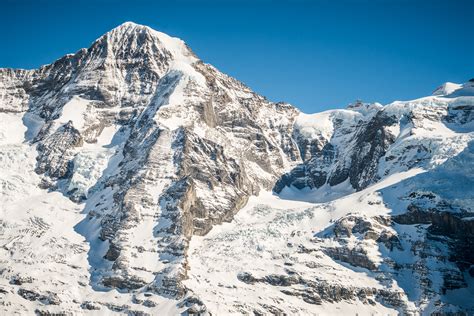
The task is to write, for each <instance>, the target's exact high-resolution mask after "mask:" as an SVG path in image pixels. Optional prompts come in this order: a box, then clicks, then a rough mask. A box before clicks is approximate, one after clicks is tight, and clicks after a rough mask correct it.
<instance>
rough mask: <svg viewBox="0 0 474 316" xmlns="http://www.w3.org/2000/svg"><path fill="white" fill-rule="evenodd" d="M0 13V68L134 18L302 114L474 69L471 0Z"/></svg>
mask: <svg viewBox="0 0 474 316" xmlns="http://www.w3.org/2000/svg"><path fill="white" fill-rule="evenodd" d="M0 17H1V18H0V40H1V43H2V46H1V49H0V67H14V68H36V67H38V66H40V65H42V64H47V63H50V62H52V61H54V60H55V59H57V58H59V57H61V56H62V55H64V54H66V53H72V52H75V51H77V50H78V49H80V48H82V47H88V46H89V45H90V43H91V42H92V41H94V40H95V39H96V38H97V37H99V36H100V35H102V34H103V33H105V32H107V31H108V30H110V29H112V28H113V27H115V26H117V25H119V24H121V23H122V22H124V21H133V22H136V23H140V24H145V25H149V26H151V27H153V28H155V29H157V30H160V31H162V32H165V33H168V34H170V35H172V36H177V37H180V38H182V39H183V40H185V41H186V42H187V43H188V45H189V46H190V47H191V48H192V49H193V50H194V52H195V53H196V54H197V55H198V56H199V57H200V58H201V59H203V60H204V61H205V62H208V63H211V64H213V65H214V66H216V67H217V68H219V69H220V70H221V71H223V72H225V73H227V74H230V75H232V76H234V77H236V78H237V79H239V80H241V81H243V82H244V83H246V84H247V85H249V86H250V87H251V88H252V89H254V90H255V91H256V92H258V93H260V94H262V95H265V96H266V97H267V98H269V99H270V100H272V101H286V102H290V103H292V104H293V105H295V106H297V107H299V108H301V109H302V110H304V111H305V112H319V111H322V110H325V109H330V108H340V107H345V106H346V105H347V104H348V103H350V102H352V101H354V100H356V99H362V100H364V101H367V102H371V101H378V102H381V103H383V104H385V103H388V102H391V101H393V100H406V99H412V98H416V97H420V96H424V95H428V94H430V93H431V92H432V91H433V90H434V89H435V88H436V87H437V86H438V85H439V84H441V83H443V82H445V81H453V82H464V81H467V80H469V79H470V78H472V77H474V57H473V56H474V40H473V38H474V35H473V31H472V30H473V28H472V25H473V22H474V1H461V0H446V1H436V0H434V1H416V0H413V1H408V0H406V1H405V0H400V1H395V0H372V1H368V0H366V1H364V0H345V1H329V0H327V1H304V0H301V1H270V0H267V1H266V0H256V1H232V0H227V1H226V0H222V1H197V0H194V1H191V0H188V1H171V0H167V1H140V0H134V1H120V0H118V1H112V0H96V1H92V0H91V1H85V0H82V1H81V0H77V1H46V0H36V1H24V0H15V1H13V0H1V2H0Z"/></svg>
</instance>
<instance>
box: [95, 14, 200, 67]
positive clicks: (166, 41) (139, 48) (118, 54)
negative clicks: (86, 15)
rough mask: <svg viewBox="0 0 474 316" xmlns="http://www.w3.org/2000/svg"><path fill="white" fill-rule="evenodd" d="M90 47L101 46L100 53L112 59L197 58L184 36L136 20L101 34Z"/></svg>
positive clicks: (188, 61) (180, 59)
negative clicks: (162, 30)
mask: <svg viewBox="0 0 474 316" xmlns="http://www.w3.org/2000/svg"><path fill="white" fill-rule="evenodd" d="M91 48H92V49H93V50H95V49H99V51H100V52H102V53H100V55H101V56H104V55H103V53H105V55H106V56H109V58H111V59H113V60H117V59H122V60H124V61H127V62H130V61H132V60H137V59H140V60H148V61H149V62H150V61H152V60H154V61H158V60H160V61H163V60H168V61H171V60H174V61H184V62H186V63H192V62H194V61H196V60H197V58H196V56H195V55H194V53H193V52H192V51H191V50H190V49H189V47H188V46H187V45H186V44H185V43H184V41H182V40H181V39H179V38H176V37H171V36H169V35H167V34H165V33H162V32H158V31H156V30H154V29H152V28H150V27H148V26H145V25H141V24H137V23H134V22H124V23H122V24H120V25H118V26H117V27H115V28H113V29H112V30H110V31H109V32H107V33H105V34H104V35H102V36H101V37H100V38H98V39H97V40H96V41H95V42H94V43H93V45H92V47H91Z"/></svg>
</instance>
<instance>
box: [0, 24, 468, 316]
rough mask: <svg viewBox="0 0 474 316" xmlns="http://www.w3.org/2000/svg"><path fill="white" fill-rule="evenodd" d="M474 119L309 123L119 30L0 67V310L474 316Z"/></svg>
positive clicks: (448, 101)
mask: <svg viewBox="0 0 474 316" xmlns="http://www.w3.org/2000/svg"><path fill="white" fill-rule="evenodd" d="M473 109H474V82H473V81H469V82H467V83H465V84H462V85H457V84H453V83H446V84H445V85H443V86H441V87H440V88H438V89H436V90H435V92H434V93H433V95H432V96H428V97H425V98H421V99H417V100H412V101H406V102H400V101H397V102H394V103H392V104H389V105H385V106H382V105H380V104H365V103H362V102H357V103H355V104H353V105H350V106H349V107H348V108H347V109H344V110H333V111H327V112H323V113H318V114H311V115H308V114H304V113H301V112H300V111H299V110H298V109H296V108H294V107H293V106H291V105H289V104H286V103H272V102H270V101H268V100H266V99H265V98H264V97H262V96H259V95H258V94H256V93H254V92H253V91H252V90H250V89H249V88H248V87H246V86H245V85H243V84H242V83H240V82H239V81H237V80H235V79H233V78H231V77H229V76H227V75H225V74H222V73H221V72H219V71H218V70H217V69H215V68H214V67H212V66H211V65H208V64H205V63H203V62H202V61H201V60H199V58H198V57H196V56H195V54H194V53H193V52H192V51H191V50H190V48H189V47H187V46H186V44H185V43H184V42H183V41H181V40H179V39H176V38H172V37H169V36H167V35H166V34H163V33H160V32H157V31H154V30H152V29H150V28H148V27H146V26H141V25H137V24H134V23H131V22H127V23H124V24H122V25H120V26H118V27H117V28H115V29H113V30H112V31H110V32H108V33H106V34H105V35H103V36H102V37H100V38H99V39H97V40H96V41H95V42H94V43H92V45H91V47H90V48H88V49H82V50H80V51H78V52H77V53H75V54H71V55H67V56H65V57H63V58H61V59H59V60H58V61H56V62H54V63H52V64H50V65H46V66H43V67H41V68H40V69H37V70H14V69H0V122H1V124H0V188H1V190H0V202H1V203H0V245H1V247H0V298H1V299H0V310H1V311H2V313H13V312H18V313H20V314H24V313H32V312H36V313H39V314H48V313H72V314H81V313H85V314H87V313H96V314H104V313H105V314H107V313H126V314H127V313H128V314H137V315H138V314H179V313H184V314H208V313H210V314H217V315H222V314H242V313H243V314H252V313H253V314H258V315H260V314H299V315H301V314H348V313H349V314H351V313H352V314H353V313H356V312H357V313H359V314H374V313H380V314H419V313H423V314H430V313H441V314H442V313H449V312H461V313H462V312H464V313H474V303H473V300H472V297H474V279H473V278H474V266H473V264H474V257H473V255H472V254H473V253H474V245H473V240H474V239H473V237H474V236H473V235H474V214H473V212H474V172H473V171H474V164H473V158H474V142H473V139H474V114H473Z"/></svg>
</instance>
